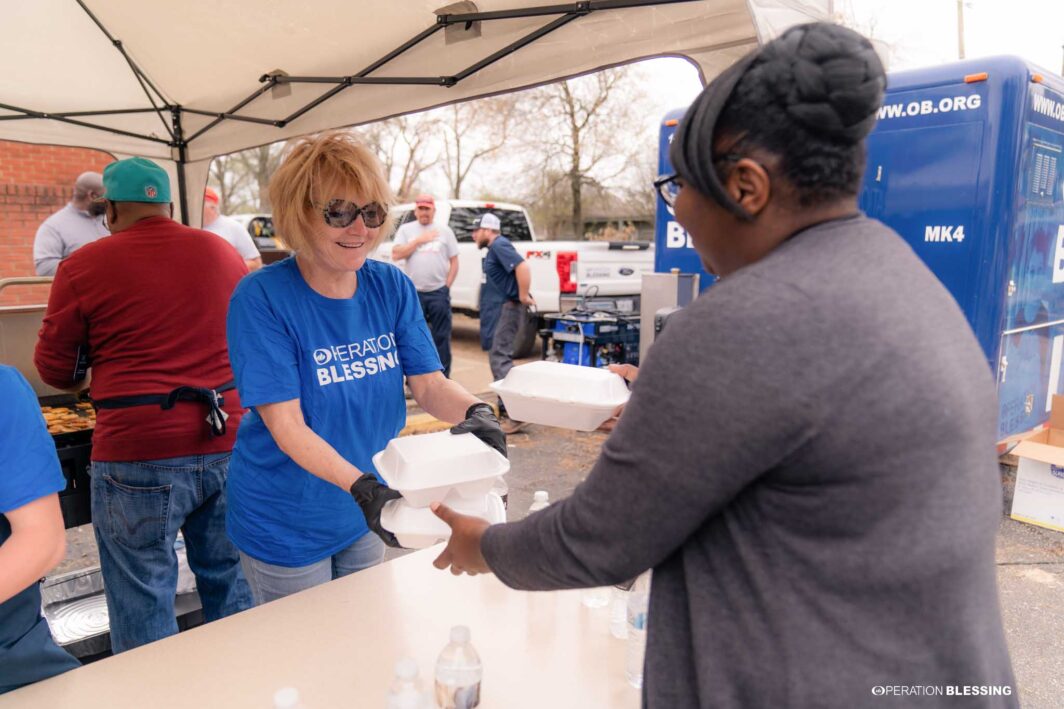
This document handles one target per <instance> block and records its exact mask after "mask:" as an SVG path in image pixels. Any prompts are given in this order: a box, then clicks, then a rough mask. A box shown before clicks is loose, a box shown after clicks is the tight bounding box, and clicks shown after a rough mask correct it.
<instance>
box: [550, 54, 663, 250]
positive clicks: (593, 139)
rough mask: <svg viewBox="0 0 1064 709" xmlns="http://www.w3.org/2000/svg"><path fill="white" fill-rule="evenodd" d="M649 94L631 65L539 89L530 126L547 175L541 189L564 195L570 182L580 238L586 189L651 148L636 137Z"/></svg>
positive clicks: (573, 221) (572, 222) (569, 199)
mask: <svg viewBox="0 0 1064 709" xmlns="http://www.w3.org/2000/svg"><path fill="white" fill-rule="evenodd" d="M642 98H643V94H642V91H641V90H640V89H639V87H638V84H637V82H636V81H635V80H634V79H633V78H632V77H630V70H629V69H627V68H619V69H607V70H605V71H601V72H598V73H596V74H592V75H590V76H585V77H580V78H577V79H571V80H569V81H563V82H559V83H556V84H551V85H549V86H545V87H543V88H541V89H538V90H537V92H536V94H535V96H534V102H535V110H534V112H532V114H531V115H532V116H534V118H535V120H536V121H538V122H539V124H540V125H541V126H542V127H541V128H540V129H539V130H535V131H529V134H531V135H533V136H536V137H534V138H533V141H534V143H535V146H536V148H537V151H538V153H539V155H540V159H541V175H543V176H544V181H543V182H542V183H541V185H540V193H541V194H542V195H543V196H548V195H549V197H550V198H551V199H558V197H559V196H560V191H559V189H558V187H559V185H558V182H559V180H560V181H561V182H563V183H564V192H565V202H566V203H567V204H568V207H569V226H570V228H571V229H572V232H573V235H574V236H575V237H576V238H580V237H581V236H583V232H584V226H583V224H584V216H583V213H584V189H585V188H587V187H596V188H605V186H606V185H607V184H608V183H609V182H611V181H613V180H615V179H616V178H617V177H619V176H620V175H621V174H623V173H625V172H628V171H629V170H630V168H631V166H632V165H633V164H634V158H635V157H636V156H637V155H638V154H639V152H640V151H641V150H645V149H647V146H645V145H643V144H642V141H640V140H638V139H633V138H635V137H636V136H634V135H633V132H634V131H633V126H635V125H638V123H639V121H640V120H641V119H642V117H643V116H642V114H641V113H640V112H639V109H638V108H637V106H638V104H640V102H641V100H642Z"/></svg>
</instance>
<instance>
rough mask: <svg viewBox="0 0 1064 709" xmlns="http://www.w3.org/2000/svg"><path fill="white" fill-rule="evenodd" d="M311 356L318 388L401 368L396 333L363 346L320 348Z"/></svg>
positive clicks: (374, 339)
mask: <svg viewBox="0 0 1064 709" xmlns="http://www.w3.org/2000/svg"><path fill="white" fill-rule="evenodd" d="M312 356H313V359H314V365H315V372H316V373H317V376H318V386H328V385H329V384H339V383H340V382H351V381H355V380H357V379H362V378H364V377H372V376H375V375H377V374H381V373H382V372H386V371H387V370H389V369H394V368H395V367H398V366H399V353H398V352H396V349H395V333H394V332H389V333H387V334H385V335H378V336H377V337H371V338H369V339H366V340H362V341H361V342H349V343H347V344H345V345H333V346H331V347H320V348H318V349H316V350H314V352H313V355H312Z"/></svg>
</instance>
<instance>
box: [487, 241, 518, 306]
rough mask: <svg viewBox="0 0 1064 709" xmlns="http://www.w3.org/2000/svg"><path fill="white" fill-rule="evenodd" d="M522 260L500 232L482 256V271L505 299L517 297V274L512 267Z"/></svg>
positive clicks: (515, 266) (514, 299)
mask: <svg viewBox="0 0 1064 709" xmlns="http://www.w3.org/2000/svg"><path fill="white" fill-rule="evenodd" d="M522 261H524V259H523V258H521V255H520V254H518V253H517V249H515V248H514V245H513V244H511V243H510V240H509V239H507V238H506V237H505V236H502V235H501V234H500V235H499V236H497V237H495V241H493V242H491V246H489V247H488V255H487V256H485V257H484V273H485V275H487V277H488V281H489V282H491V284H492V286H494V288H495V290H497V291H498V292H499V293H502V294H503V295H504V296H505V297H506V299H507V300H513V301H516V300H517V299H518V291H517V276H515V275H514V269H515V268H517V266H518V264H520V263H521V262H522Z"/></svg>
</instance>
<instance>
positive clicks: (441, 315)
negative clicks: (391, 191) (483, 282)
mask: <svg viewBox="0 0 1064 709" xmlns="http://www.w3.org/2000/svg"><path fill="white" fill-rule="evenodd" d="M414 215H415V216H416V217H417V220H416V221H411V222H407V223H406V224H403V225H402V226H401V227H399V229H398V230H397V231H396V232H395V240H394V243H393V246H392V260H393V261H404V263H403V270H404V271H405V272H406V275H408V276H410V280H412V281H413V282H414V287H415V288H417V297H418V300H419V301H421V310H422V311H423V312H424V313H425V321H426V322H427V323H428V325H429V331H430V332H431V333H432V340H433V342H435V343H436V350H437V352H439V354H440V362H441V363H442V364H443V375H444V376H445V377H449V376H451V285H452V284H453V283H454V279H455V278H456V277H457V276H458V239H456V238H455V236H454V232H453V231H451V227H449V226H447V225H446V224H436V223H434V220H435V218H436V200H435V199H433V197H432V195H427V194H423V195H419V196H418V198H417V200H416V202H415V204H414Z"/></svg>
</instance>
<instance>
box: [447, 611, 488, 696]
mask: <svg viewBox="0 0 1064 709" xmlns="http://www.w3.org/2000/svg"><path fill="white" fill-rule="evenodd" d="M482 676H483V666H482V665H481V664H480V656H479V655H477V651H476V650H474V649H473V644H472V643H470V642H469V628H467V627H466V626H464V625H456V626H454V627H453V628H451V642H450V643H448V644H447V647H445V648H443V652H441V653H440V657H439V659H438V660H436V703H437V704H439V705H440V709H472V708H473V707H475V706H477V705H479V704H480V680H481V677H482Z"/></svg>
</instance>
